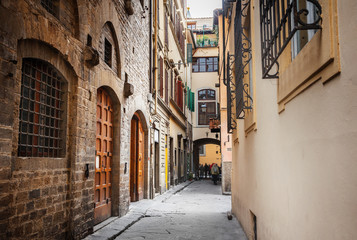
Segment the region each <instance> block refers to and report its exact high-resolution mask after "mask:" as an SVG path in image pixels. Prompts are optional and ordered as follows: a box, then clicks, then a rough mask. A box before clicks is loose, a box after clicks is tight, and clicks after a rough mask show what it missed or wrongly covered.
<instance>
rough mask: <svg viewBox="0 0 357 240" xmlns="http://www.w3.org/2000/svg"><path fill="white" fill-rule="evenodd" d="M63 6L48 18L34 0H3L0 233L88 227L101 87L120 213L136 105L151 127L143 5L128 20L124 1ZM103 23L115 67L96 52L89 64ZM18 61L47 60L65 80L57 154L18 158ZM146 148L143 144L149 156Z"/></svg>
mask: <svg viewBox="0 0 357 240" xmlns="http://www.w3.org/2000/svg"><path fill="white" fill-rule="evenodd" d="M59 3H60V4H59V5H58V6H59V9H58V15H56V16H54V15H52V14H51V13H49V12H48V11H47V10H46V9H45V8H44V7H43V6H42V5H41V1H40V0H38V1H37V0H19V1H12V0H1V1H0V23H1V24H0V239H23V238H28V239H81V238H83V237H84V236H86V235H88V234H89V233H91V232H92V231H93V225H94V220H93V219H94V170H95V162H94V161H95V137H96V100H97V98H96V94H97V89H98V88H100V87H103V88H104V89H105V90H106V91H107V92H108V93H109V95H110V96H111V98H112V100H113V104H114V108H115V109H114V121H115V122H114V123H113V126H114V151H113V170H112V190H113V193H112V206H113V207H112V215H113V216H123V215H125V214H126V213H127V211H128V207H129V199H130V198H129V174H128V173H129V170H128V169H129V167H130V166H129V164H130V155H129V153H130V149H129V147H130V120H131V118H132V116H133V114H134V113H135V112H136V111H140V114H141V115H142V118H143V119H144V121H145V123H144V126H147V125H148V124H147V121H148V115H149V112H148V106H147V104H146V103H147V99H146V98H147V93H148V92H149V79H148V78H149V77H148V73H149V60H148V58H149V48H148V47H149V42H148V41H149V34H148V32H149V29H148V16H147V13H142V10H143V9H142V7H141V5H140V2H139V1H138V2H137V3H136V2H135V3H133V7H134V11H135V12H134V14H133V15H131V16H128V15H127V14H126V12H125V9H124V0H115V1H114V0H113V1H112V0H108V1H101V0H90V1H87V0H77V1H75V0H60V1H59ZM145 5H147V1H145ZM145 15H146V17H145V18H143V16H145ZM108 22H109V23H110V24H111V25H112V26H113V31H114V33H113V34H115V39H116V42H115V41H114V42H115V44H116V46H113V47H115V48H116V49H117V54H118V55H119V56H118V58H117V60H118V62H119V64H118V66H117V69H112V68H110V67H109V66H108V65H107V64H105V63H104V61H103V59H101V58H99V64H98V65H95V64H94V65H92V63H89V62H86V61H85V60H86V58H87V57H88V55H85V54H84V53H85V52H86V51H87V50H88V46H86V45H87V42H88V39H89V37H88V36H89V35H90V38H91V39H92V47H93V49H92V50H93V52H94V53H95V51H99V50H101V49H102V48H103V47H104V46H102V42H101V41H100V37H101V34H102V33H103V27H104V26H105V23H108ZM24 58H34V59H41V60H43V61H46V62H48V63H49V64H50V65H52V66H53V67H54V68H55V69H56V70H57V71H58V72H59V73H61V75H63V77H64V79H65V82H66V83H67V92H66V94H65V99H64V102H65V105H66V111H65V112H64V118H65V119H66V126H65V132H66V134H65V138H64V141H65V143H66V144H65V154H64V157H62V158H41V157H19V156H18V154H17V151H18V135H19V105H20V93H21V73H22V61H23V59H24ZM93 62H94V63H95V61H93ZM126 75H127V79H128V82H129V83H131V84H133V85H134V87H135V90H134V94H133V95H132V96H130V97H128V98H125V97H124V96H123V86H124V80H125V76H126ZM145 129H146V131H147V127H146V128H145ZM146 137H147V132H146ZM146 141H148V140H147V139H146ZM146 146H147V144H146ZM147 152H148V148H146V159H147V155H148V154H147ZM126 163H127V165H128V169H127V171H126V172H124V168H125V164H126ZM86 164H88V165H89V177H88V178H87V177H86V176H85V168H86ZM148 177H149V176H148V174H147V176H146V178H147V179H148ZM147 182H148V181H147ZM146 189H149V188H148V187H146ZM147 195H148V194H146V196H147Z"/></svg>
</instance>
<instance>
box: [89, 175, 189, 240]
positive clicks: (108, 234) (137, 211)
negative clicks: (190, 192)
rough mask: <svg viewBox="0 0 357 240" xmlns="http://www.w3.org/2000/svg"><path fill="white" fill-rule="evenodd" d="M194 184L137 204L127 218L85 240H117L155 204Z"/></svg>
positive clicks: (171, 190)
mask: <svg viewBox="0 0 357 240" xmlns="http://www.w3.org/2000/svg"><path fill="white" fill-rule="evenodd" d="M193 182H194V181H186V182H184V183H181V184H179V185H177V186H174V187H172V188H171V189H169V190H168V191H166V192H165V193H163V194H161V195H159V196H157V197H156V198H154V199H145V200H142V201H140V202H137V203H135V205H134V206H132V207H131V208H129V212H128V213H127V214H126V215H125V216H123V217H120V218H115V219H113V220H112V221H111V222H109V223H108V224H106V225H104V226H103V227H101V228H99V229H97V230H96V231H95V232H94V233H93V234H91V235H88V236H87V237H86V238H84V240H98V239H101V240H102V239H106V240H112V239H115V238H116V237H118V236H119V235H120V234H122V233H123V232H124V231H125V230H127V229H128V228H130V227H131V226H132V225H134V224H135V223H137V222H138V221H140V220H141V219H142V218H144V217H145V215H146V212H147V211H148V210H149V208H150V207H151V206H152V204H153V203H155V202H165V201H167V200H168V199H169V198H170V197H172V196H173V195H175V194H177V193H179V192H181V191H182V190H184V189H185V188H186V187H188V186H189V185H190V184H191V183H193Z"/></svg>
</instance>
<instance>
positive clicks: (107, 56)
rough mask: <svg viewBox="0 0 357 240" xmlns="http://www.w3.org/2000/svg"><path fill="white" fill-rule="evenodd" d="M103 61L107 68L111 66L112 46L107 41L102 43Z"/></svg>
mask: <svg viewBox="0 0 357 240" xmlns="http://www.w3.org/2000/svg"><path fill="white" fill-rule="evenodd" d="M104 61H105V63H106V64H108V66H109V67H111V66H112V44H111V43H110V42H109V41H108V39H105V41H104Z"/></svg>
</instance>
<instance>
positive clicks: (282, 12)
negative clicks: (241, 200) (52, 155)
mask: <svg viewBox="0 0 357 240" xmlns="http://www.w3.org/2000/svg"><path fill="white" fill-rule="evenodd" d="M305 1H306V4H305V5H306V6H308V5H309V6H310V7H309V8H307V7H306V8H303V7H301V6H300V7H299V2H300V1H299V0H260V31H261V47H262V68H263V69H262V70H263V78H277V77H278V74H279V64H278V62H277V60H278V58H279V56H280V55H281V54H282V52H283V51H284V49H285V48H286V46H287V45H288V44H289V41H290V40H291V39H292V37H293V36H294V34H295V33H296V32H297V31H299V30H311V29H321V25H320V23H321V21H322V18H321V5H320V4H319V2H318V1H317V0H305ZM311 14H312V15H311ZM309 15H310V18H309V17H308V16H309ZM308 19H313V20H312V21H311V20H310V22H309V21H308ZM274 66H275V67H274Z"/></svg>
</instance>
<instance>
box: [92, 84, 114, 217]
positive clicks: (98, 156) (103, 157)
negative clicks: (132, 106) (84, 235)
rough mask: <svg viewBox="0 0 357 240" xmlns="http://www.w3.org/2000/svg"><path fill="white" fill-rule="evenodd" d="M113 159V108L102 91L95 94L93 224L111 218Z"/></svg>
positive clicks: (99, 90) (105, 93) (108, 98)
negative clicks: (95, 134)
mask: <svg viewBox="0 0 357 240" xmlns="http://www.w3.org/2000/svg"><path fill="white" fill-rule="evenodd" d="M112 157H113V106H112V101H111V99H110V97H109V95H108V94H107V92H106V91H105V90H103V89H98V92H97V137H96V151H95V184H94V185H95V186H94V193H95V194H94V197H95V199H94V202H95V209H94V224H97V223H99V222H102V221H104V220H105V219H107V218H109V217H110V216H111V196H112V188H111V182H112V181H111V170H112Z"/></svg>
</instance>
